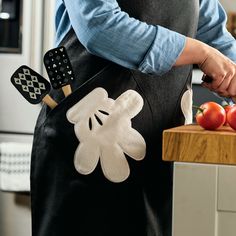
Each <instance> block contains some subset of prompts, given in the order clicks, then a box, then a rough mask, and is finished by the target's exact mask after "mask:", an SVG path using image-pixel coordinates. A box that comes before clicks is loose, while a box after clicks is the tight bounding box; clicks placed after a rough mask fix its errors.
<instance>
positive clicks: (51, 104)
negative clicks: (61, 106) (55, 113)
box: [42, 94, 58, 109]
mask: <svg viewBox="0 0 236 236" xmlns="http://www.w3.org/2000/svg"><path fill="white" fill-rule="evenodd" d="M42 100H43V102H44V103H46V104H47V105H48V106H49V107H50V108H51V109H53V108H55V107H56V106H57V105H58V104H57V102H56V101H55V100H54V99H52V97H51V96H49V95H48V94H47V95H46V96H45V97H44V98H43V99H42Z"/></svg>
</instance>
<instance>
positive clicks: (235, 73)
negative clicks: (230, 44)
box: [175, 37, 236, 97]
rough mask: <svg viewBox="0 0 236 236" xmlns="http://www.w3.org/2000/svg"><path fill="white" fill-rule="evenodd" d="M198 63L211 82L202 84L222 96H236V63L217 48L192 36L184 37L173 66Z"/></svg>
mask: <svg viewBox="0 0 236 236" xmlns="http://www.w3.org/2000/svg"><path fill="white" fill-rule="evenodd" d="M187 64H198V65H199V67H200V69H201V70H202V71H203V72H204V74H206V75H207V76H209V77H211V78H212V81H211V83H203V84H202V85H203V86H204V87H206V88H208V89H210V90H211V91H213V92H216V93H218V94H219V95H220V96H224V97H235V96H236V64H235V63H234V62H232V61H231V60H230V59H229V58H227V57H226V56H224V55H223V54H222V53H221V52H219V51H218V50H216V49H214V48H212V47H210V46H208V45H207V44H205V43H203V42H201V41H199V40H195V39H192V38H188V37H187V39H186V44H185V48H184V50H183V52H182V53H181V55H180V56H179V58H178V59H177V60H176V63H175V66H182V65H187Z"/></svg>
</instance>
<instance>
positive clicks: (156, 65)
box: [138, 26, 186, 75]
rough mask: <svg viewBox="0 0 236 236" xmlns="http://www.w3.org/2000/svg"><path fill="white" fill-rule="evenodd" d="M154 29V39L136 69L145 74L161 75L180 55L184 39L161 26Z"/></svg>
mask: <svg viewBox="0 0 236 236" xmlns="http://www.w3.org/2000/svg"><path fill="white" fill-rule="evenodd" d="M156 29H157V31H156V37H155V39H154V41H153V43H152V45H151V47H150V49H149V50H148V52H147V54H146V55H145V57H144V59H143V61H142V62H141V63H140V65H139V68H138V69H139V70H140V71H141V72H143V73H146V74H156V75H163V74H165V73H166V72H168V71H169V70H171V68H172V67H173V65H174V64H175V62H176V60H177V58H178V57H179V56H180V54H181V53H182V51H183V49H184V47H185V43H186V37H185V36H184V35H182V34H179V33H177V32H174V31H171V30H169V29H166V28H164V27H162V26H156Z"/></svg>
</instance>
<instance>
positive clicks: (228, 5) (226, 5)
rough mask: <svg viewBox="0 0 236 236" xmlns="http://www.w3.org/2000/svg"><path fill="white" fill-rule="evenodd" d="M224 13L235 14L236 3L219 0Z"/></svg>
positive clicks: (231, 0)
mask: <svg viewBox="0 0 236 236" xmlns="http://www.w3.org/2000/svg"><path fill="white" fill-rule="evenodd" d="M220 2H221V3H222V5H223V6H224V8H225V10H226V11H235V12H236V2H235V0H220Z"/></svg>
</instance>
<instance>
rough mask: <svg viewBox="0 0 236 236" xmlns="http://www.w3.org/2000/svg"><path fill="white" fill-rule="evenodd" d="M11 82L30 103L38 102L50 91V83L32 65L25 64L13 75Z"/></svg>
mask: <svg viewBox="0 0 236 236" xmlns="http://www.w3.org/2000/svg"><path fill="white" fill-rule="evenodd" d="M11 82H12V84H13V85H14V86H15V88H16V89H17V90H18V91H19V92H20V93H21V95H22V96H23V97H24V98H25V99H26V100H27V101H28V102H30V103H32V104H38V103H40V102H41V101H42V100H43V98H44V97H45V96H46V95H47V94H48V93H49V91H50V89H51V85H50V83H49V82H48V81H47V80H46V79H45V78H43V77H42V76H41V75H40V74H38V73H37V72H36V71H34V70H32V69H31V68H30V67H28V66H26V65H23V66H21V67H19V68H18V69H17V70H16V71H15V72H14V74H13V75H12V76H11Z"/></svg>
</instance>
